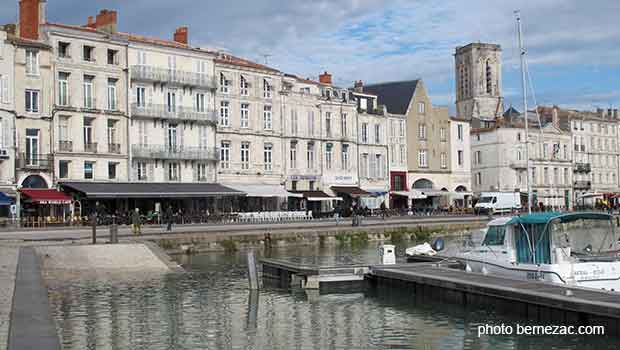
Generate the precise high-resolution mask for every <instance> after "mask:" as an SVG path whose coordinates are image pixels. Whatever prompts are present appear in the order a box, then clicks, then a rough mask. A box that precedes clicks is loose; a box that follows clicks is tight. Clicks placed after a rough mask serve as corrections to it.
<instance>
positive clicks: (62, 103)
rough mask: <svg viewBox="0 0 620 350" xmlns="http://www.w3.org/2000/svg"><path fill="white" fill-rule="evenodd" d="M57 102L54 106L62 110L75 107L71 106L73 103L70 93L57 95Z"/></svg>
mask: <svg viewBox="0 0 620 350" xmlns="http://www.w3.org/2000/svg"><path fill="white" fill-rule="evenodd" d="M57 102H58V104H57V105H56V108H58V109H63V110H67V109H75V107H73V104H71V95H68V94H60V95H59V96H58V101H57Z"/></svg>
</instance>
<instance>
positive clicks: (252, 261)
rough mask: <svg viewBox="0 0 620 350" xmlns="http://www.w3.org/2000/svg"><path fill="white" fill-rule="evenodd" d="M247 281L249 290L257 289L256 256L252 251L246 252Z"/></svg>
mask: <svg viewBox="0 0 620 350" xmlns="http://www.w3.org/2000/svg"><path fill="white" fill-rule="evenodd" d="M248 279H249V280H250V289H251V290H257V289H258V271H257V269H256V256H255V255H254V250H252V249H250V250H248Z"/></svg>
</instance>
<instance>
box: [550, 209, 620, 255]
mask: <svg viewBox="0 0 620 350" xmlns="http://www.w3.org/2000/svg"><path fill="white" fill-rule="evenodd" d="M550 232H551V237H553V242H554V245H555V247H556V248H562V249H564V250H565V251H566V250H568V251H569V252H570V253H569V254H568V255H570V256H573V257H578V258H581V257H584V258H587V257H595V256H610V255H614V254H613V253H615V251H617V250H618V248H619V247H618V244H617V241H618V240H617V238H616V237H615V233H614V226H613V221H612V220H609V219H608V218H607V219H604V218H580V219H578V220H574V221H569V222H561V221H557V220H553V221H552V222H551V223H550Z"/></svg>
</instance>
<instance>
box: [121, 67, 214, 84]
mask: <svg viewBox="0 0 620 350" xmlns="http://www.w3.org/2000/svg"><path fill="white" fill-rule="evenodd" d="M131 79H133V80H141V81H152V82H162V83H168V84H178V85H184V86H196V87H203V88H208V89H217V86H218V82H217V79H216V78H215V77H213V76H210V75H208V74H204V73H194V72H188V71H182V70H178V69H166V68H159V67H153V66H143V65H134V66H131Z"/></svg>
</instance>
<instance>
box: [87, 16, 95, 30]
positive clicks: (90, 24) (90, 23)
mask: <svg viewBox="0 0 620 350" xmlns="http://www.w3.org/2000/svg"><path fill="white" fill-rule="evenodd" d="M86 26H87V27H90V28H95V18H94V17H93V16H88V22H87V23H86Z"/></svg>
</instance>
